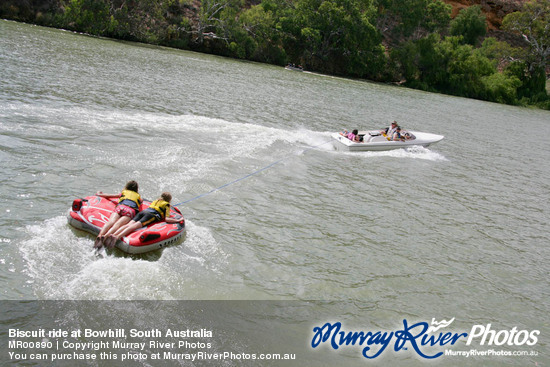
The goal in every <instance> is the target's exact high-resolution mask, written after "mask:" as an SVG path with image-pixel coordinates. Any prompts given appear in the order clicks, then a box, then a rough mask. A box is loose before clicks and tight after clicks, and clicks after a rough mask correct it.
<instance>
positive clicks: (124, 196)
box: [118, 190, 141, 210]
mask: <svg viewBox="0 0 550 367" xmlns="http://www.w3.org/2000/svg"><path fill="white" fill-rule="evenodd" d="M125 200H127V201H126V202H124V203H123V201H125ZM140 201H141V195H140V194H138V193H137V192H135V191H132V190H122V193H121V194H120V198H119V199H118V203H119V204H121V203H122V204H124V205H128V206H130V207H132V208H134V209H138V210H139V202H140ZM134 204H135V206H134Z"/></svg>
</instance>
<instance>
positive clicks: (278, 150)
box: [0, 21, 550, 366]
mask: <svg viewBox="0 0 550 367" xmlns="http://www.w3.org/2000/svg"><path fill="white" fill-rule="evenodd" d="M0 65H1V67H0V76H1V77H0V164H1V165H0V172H1V176H0V179H1V183H2V185H1V186H0V213H1V214H2V215H1V216H0V279H1V281H2V289H1V293H0V300H4V301H5V302H4V304H3V307H8V308H10V309H11V310H12V311H13V312H15V313H16V314H17V318H16V319H17V321H14V319H13V318H8V319H5V320H4V321H3V322H2V325H3V328H4V329H5V328H7V327H13V325H19V324H21V325H25V322H26V321H25V320H26V319H29V320H31V319H32V320H33V321H32V322H31V321H28V322H29V324H32V323H33V322H35V323H36V322H38V323H40V320H41V317H40V316H37V315H36V312H35V311H33V310H27V308H25V307H23V306H18V304H17V303H16V304H14V303H13V302H7V301H21V300H25V301H32V300H46V301H47V300H52V301H60V300H79V301H81V302H77V306H74V307H75V309H77V310H78V309H79V308H81V312H80V313H79V315H81V316H74V315H73V316H72V318H70V320H65V321H63V320H64V319H63V317H61V316H59V315H58V317H61V319H63V320H62V321H63V322H65V323H68V324H71V323H77V324H78V323H81V324H84V323H85V321H83V319H82V318H85V317H92V316H82V315H84V314H85V311H84V310H86V309H87V307H90V308H92V309H93V304H95V303H96V301H97V302H99V300H103V301H110V300H111V301H115V300H117V302H122V303H123V304H125V302H123V301H136V300H146V301H162V302H161V303H160V305H165V306H166V308H167V309H170V307H172V306H170V305H172V304H175V305H180V303H178V302H177V301H180V300H195V301H205V300H209V302H206V303H199V304H200V305H201V307H203V309H204V310H205V311H204V312H205V314H209V315H210V317H211V318H210V320H215V319H216V314H217V311H215V309H216V307H214V306H213V305H219V307H220V308H221V309H222V310H223V309H225V308H227V309H231V310H232V311H231V312H230V313H231V314H233V315H235V314H237V315H238V316H237V317H236V318H235V321H234V323H235V324H239V321H242V323H241V324H239V327H240V328H241V329H239V330H240V334H237V335H241V336H243V335H244V336H250V337H249V338H247V339H249V340H247V341H246V342H245V341H244V340H241V341H240V342H239V341H235V342H234V343H235V344H233V345H232V346H233V347H234V348H237V344H239V345H240V346H241V347H242V345H241V344H246V343H248V344H246V347H248V348H250V349H252V350H254V349H258V348H260V344H262V343H263V342H261V341H258V340H259V339H255V336H256V333H257V332H258V324H256V323H255V322H254V321H251V320H255V319H256V318H261V317H260V316H258V315H257V314H259V313H260V310H261V309H262V308H261V307H264V308H265V314H266V315H267V314H272V315H270V316H269V317H268V318H269V320H270V321H269V322H273V323H276V324H277V325H278V324H283V325H284V327H282V329H281V328H279V331H278V332H277V331H274V332H273V335H275V336H276V338H274V340H273V341H272V343H273V344H272V345H271V346H270V347H271V348H272V349H274V350H276V351H284V350H286V349H288V348H290V347H291V346H292V345H294V346H295V345H298V347H299V348H297V349H298V352H297V353H298V357H299V358H298V359H299V362H295V363H293V364H289V365H300V366H307V365H334V364H339V365H358V366H362V365H365V364H369V363H370V364H372V363H375V361H376V360H373V361H367V360H365V358H364V357H362V356H361V350H362V349H361V348H360V347H347V348H341V349H339V350H334V349H332V348H330V347H328V346H327V347H326V348H321V349H314V350H312V348H310V346H309V345H310V343H311V337H312V336H313V333H312V332H311V331H312V328H313V327H314V326H316V325H317V326H321V325H323V324H324V323H325V322H336V321H341V322H342V323H345V324H346V326H347V327H348V329H352V330H398V329H399V328H401V329H402V328H403V320H404V319H407V320H408V321H409V323H413V322H420V321H425V322H428V323H430V322H431V321H432V318H434V319H435V320H438V321H440V320H443V319H446V320H450V319H452V318H455V321H454V324H452V326H451V327H450V328H454V329H453V331H455V332H456V331H458V330H462V331H465V332H470V329H471V328H472V325H478V324H479V325H486V324H491V328H492V329H493V330H497V331H499V330H512V329H513V328H514V327H516V328H517V330H527V331H532V330H539V331H540V334H539V337H538V342H537V343H536V344H535V345H533V346H527V345H526V344H523V345H521V346H517V345H516V346H513V345H512V346H511V345H503V346H499V347H497V348H496V349H498V350H500V349H504V350H510V351H516V350H520V351H528V352H530V353H532V352H536V353H535V354H537V353H538V355H530V356H521V357H517V356H516V357H503V356H492V357H488V356H478V357H469V358H465V357H462V358H459V357H456V356H455V357H451V356H445V357H441V358H439V359H438V362H435V361H434V362H433V363H435V364H437V365H457V364H460V365H494V366H501V365H532V366H535V365H539V366H541V365H547V364H549V363H550V357H549V356H548V350H549V348H548V341H549V336H548V335H549V334H550V325H549V323H550V320H549V318H548V314H549V311H550V282H549V277H548V274H549V272H550V261H549V259H550V249H549V246H548V245H549V243H550V236H549V234H548V233H549V232H548V229H549V228H548V221H549V219H550V211H549V210H550V209H549V208H550V206H549V205H548V201H549V199H550V170H549V168H548V161H549V159H550V144H549V143H548V137H549V136H550V113H549V112H548V111H540V110H535V109H527V108H518V107H512V106H505V105H499V104H492V103H485V102H481V101H475V100H470V99H463V98H456V97H450V96H444V95H438V94H431V93H424V92H420V91H413V90H408V89H404V88H400V87H395V86H388V85H381V84H374V83H368V82H364V81H356V80H349V79H343V78H335V77H330V76H325V75H318V74H314V73H307V72H305V73H300V72H293V71H287V70H284V69H283V68H280V67H275V66H269V65H263V64H257V63H250V62H243V61H236V60H230V59H226V58H221V57H215V56H209V55H203V54H198V53H191V52H183V51H178V50H173V49H168V48H159V47H150V46H146V45H141V44H130V43H122V42H117V41H113V40H107V39H100V38H95V37H89V36H86V35H81V34H75V33H71V32H67V31H61V30H54V29H48V28H42V27H36V26H31V25H25V24H19V23H15V22H7V21H0ZM394 119H395V120H397V121H398V122H400V124H401V125H402V126H403V127H404V128H407V129H411V130H418V131H426V132H432V133H436V134H442V135H445V139H444V140H443V141H442V142H440V143H438V144H436V145H434V146H432V147H430V148H429V149H426V148H410V149H408V150H396V151H391V152H360V153H346V152H342V151H338V150H336V149H335V147H334V146H333V144H332V143H331V142H330V133H331V132H332V131H338V130H341V129H344V128H347V129H353V128H363V129H377V128H380V127H384V126H387V125H388V124H389V122H390V121H392V120H394ZM130 179H135V180H137V181H138V183H139V185H140V193H141V195H142V196H143V197H145V198H149V199H154V198H156V197H157V196H158V195H159V194H160V193H161V192H163V191H170V192H171V193H172V195H173V197H174V199H173V203H175V204H180V203H182V204H181V205H179V207H180V209H181V210H182V212H183V213H184V215H185V217H186V220H187V232H186V236H185V238H184V240H183V241H182V242H181V243H180V244H177V245H175V246H172V247H169V248H166V249H164V250H163V251H157V252H154V253H151V254H147V255H142V256H127V255H124V254H123V253H121V252H118V251H113V252H109V253H105V254H103V255H102V256H96V255H95V254H94V252H93V251H92V245H93V240H94V238H93V236H91V235H89V234H86V233H83V232H79V231H77V230H74V229H72V228H71V227H70V226H69V225H68V224H67V220H66V214H67V210H68V208H69V206H70V204H71V203H72V200H73V199H74V198H77V197H84V196H87V195H91V194H93V193H95V192H96V191H98V190H101V191H104V192H113V193H116V192H119V191H120V190H121V189H122V188H123V186H124V184H125V183H126V181H128V180H130ZM243 300H245V301H246V300H249V302H248V301H246V302H242V301H243ZM257 300H263V301H267V303H265V304H264V303H261V305H263V306H258V308H256V306H252V305H255V303H254V302H253V301H257ZM172 301H173V302H175V303H172ZM229 301H236V304H237V305H238V306H237V307H233V306H234V305H235V304H233V303H231V302H229ZM239 301H240V302H239ZM271 301H273V302H271ZM279 302H282V304H279ZM287 302H288V303H287ZM54 303H55V302H54ZM23 304H24V303H23ZM115 304H118V303H116V302H115ZM131 304H133V303H131ZM193 304H194V303H191V304H190V306H189V307H192V306H191V305H193ZM185 305H188V304H187V303H185ZM288 305H294V306H295V312H294V311H292V310H289V308H291V309H292V307H289V306H288ZM18 307H20V308H18ZM173 307H176V309H177V307H180V306H173ZM181 307H183V306H181ZM186 307H187V306H186ZM210 308H212V309H213V310H211V312H209V311H208V309H210ZM14 310H19V311H18V312H16V311H14ZM165 312H166V313H168V312H167V311H165ZM160 313H161V314H163V312H160ZM92 314H93V312H92ZM252 314H254V316H256V317H254V316H252ZM164 316H166V315H164ZM47 317H48V316H46V315H44V316H43V317H42V319H43V320H42V321H43V322H45V321H44V320H45V319H46V318H47ZM102 317H104V316H102ZM36 318H38V321H37V319H36ZM145 319H149V320H150V321H149V322H150V323H151V324H154V323H155V322H157V321H158V318H157V317H156V316H155V315H149V316H147V317H146V318H145ZM244 320H247V321H246V322H245V321H244ZM92 321H93V322H94V323H97V325H99V326H98V327H99V328H101V327H102V326H103V327H104V328H108V321H102V319H100V318H96V319H93V317H92ZM92 321H90V322H92ZM180 321H181V320H180ZM141 322H142V323H144V326H143V327H149V326H151V325H150V324H148V323H147V321H145V320H141ZM197 322H198V321H197ZM212 322H214V321H212ZM269 322H268V326H267V327H268V328H269ZM215 327H216V324H214V328H215ZM219 327H220V328H221V327H222V326H219ZM285 327H287V328H289V329H285ZM228 329H230V330H233V331H234V330H235V329H234V328H233V329H232V328H228ZM237 329H238V328H237ZM2 333H3V335H4V336H5V330H2ZM301 334H303V335H306V337H307V338H308V339H304V340H302V339H301V338H300V337H292V336H291V335H301ZM252 336H254V337H252ZM219 339H220V340H218V343H221V344H223V343H224V339H223V338H221V337H220V338H219ZM236 339H239V337H237V338H236ZM228 343H229V342H228ZM262 345H263V344H262ZM457 345H458V344H457ZM455 347H456V349H462V350H470V349H472V348H473V347H472V346H471V345H470V346H467V345H464V341H462V344H461V346H460V347H457V346H455ZM476 348H477V349H479V350H488V349H495V347H494V346H493V347H489V346H488V345H487V344H485V345H482V346H480V345H479V342H478V343H477V344H476ZM390 349H391V350H390ZM409 349H412V348H409ZM301 353H306V354H307V357H305V356H302V359H301V360H300V357H301ZM432 354H433V353H432ZM384 355H385V356H384V357H380V358H384V359H383V361H385V362H391V363H390V364H392V365H397V364H401V365H424V364H425V363H426V362H425V361H426V360H425V359H423V358H421V357H419V356H418V355H417V353H415V352H413V351H412V350H409V351H404V350H401V351H399V352H397V351H394V350H393V346H389V347H388V348H387V350H386V351H385V352H384ZM2 358H4V357H2ZM380 358H379V359H380ZM2 362H4V361H2ZM180 362H181V361H180ZM6 363H7V364H9V365H16V364H17V363H18V362H16V361H13V360H11V361H8V362H6ZM102 363H103V364H101V363H100V364H99V365H109V363H108V362H102ZM134 363H135V364H136V365H149V364H147V362H143V361H142V362H134ZM167 363H168V362H167ZM181 363H182V364H183V365H187V364H184V363H183V362H181ZM239 363H242V364H244V365H246V362H243V361H240V362H239ZM31 364H32V363H31ZM36 365H40V363H36ZM91 365H96V364H94V363H91ZM113 365H116V364H113ZM167 365H171V364H167ZM175 365H178V364H175ZM189 365H200V364H196V363H195V364H189ZM206 365H208V364H206ZM212 365H216V364H212ZM225 365H234V364H233V362H231V363H229V364H227V363H226V364H225ZM237 365H239V364H237ZM253 365H254V364H253ZM256 365H257V364H256ZM261 365H269V363H267V362H266V363H264V364H261ZM273 365H283V363H282V362H278V363H273Z"/></svg>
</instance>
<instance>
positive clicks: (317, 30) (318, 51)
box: [292, 0, 385, 78]
mask: <svg viewBox="0 0 550 367" xmlns="http://www.w3.org/2000/svg"><path fill="white" fill-rule="evenodd" d="M374 13H375V9H374V7H373V6H372V2H371V0H300V1H298V2H297V4H296V10H295V18H294V22H295V27H293V29H292V30H293V31H294V32H296V33H295V34H294V37H295V39H296V41H297V45H298V46H299V47H300V48H301V49H302V50H303V51H302V52H301V55H300V57H299V59H300V60H302V61H303V63H304V64H305V65H307V66H308V67H312V68H313V69H315V70H321V71H325V72H330V73H335V74H346V75H353V76H358V77H364V76H369V77H371V78H377V77H378V76H379V74H380V73H381V71H382V67H383V65H384V64H385V59H384V48H383V46H382V45H381V37H380V34H379V33H378V31H377V29H376V27H375V26H374V25H373V23H372V22H371V19H373V16H374Z"/></svg>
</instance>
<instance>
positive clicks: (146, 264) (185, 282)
mask: <svg viewBox="0 0 550 367" xmlns="http://www.w3.org/2000/svg"><path fill="white" fill-rule="evenodd" d="M187 225H188V226H189V231H190V235H188V236H187V237H186V238H185V240H184V242H183V243H181V244H177V245H173V246H171V247H167V248H165V249H163V250H159V251H154V252H152V253H150V254H146V255H132V256H130V255H127V254H124V253H122V252H119V251H118V250H117V251H114V252H110V253H108V254H106V253H103V254H102V256H97V255H96V253H95V251H94V250H93V248H92V247H93V241H94V237H93V236H92V235H89V234H87V233H85V232H82V231H78V230H75V229H73V228H71V227H70V226H69V225H68V224H67V218H66V217H65V216H58V217H55V218H51V219H48V220H46V221H44V222H43V223H40V224H35V225H29V226H27V227H26V228H25V231H26V232H27V236H25V237H28V239H26V240H23V241H22V242H21V243H20V245H19V250H20V252H21V254H22V256H23V259H24V260H25V263H26V266H25V273H26V274H27V276H28V278H29V280H28V281H27V284H29V286H30V287H32V290H33V292H34V294H35V296H36V297H37V298H38V299H51V300H97V299H102V300H119V299H125V300H139V299H151V300H174V299H182V298H185V299H202V298H203V294H201V293H200V292H201V289H198V287H197V284H200V283H201V282H204V281H205V280H204V279H197V278H198V277H199V276H198V274H200V278H202V277H204V278H207V279H208V278H209V277H212V278H217V277H218V276H219V273H220V271H223V268H224V267H225V266H226V260H227V255H226V254H225V253H224V252H223V251H222V250H221V249H220V246H219V244H218V243H217V242H216V241H215V240H214V238H213V237H212V234H211V232H210V230H209V229H207V228H204V227H200V226H197V225H195V224H194V223H192V222H191V221H187Z"/></svg>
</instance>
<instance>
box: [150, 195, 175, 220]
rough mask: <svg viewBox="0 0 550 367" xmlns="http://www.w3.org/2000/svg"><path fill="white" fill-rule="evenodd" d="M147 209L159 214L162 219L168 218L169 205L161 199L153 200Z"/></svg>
mask: <svg viewBox="0 0 550 367" xmlns="http://www.w3.org/2000/svg"><path fill="white" fill-rule="evenodd" d="M149 208H151V209H155V211H156V212H157V213H159V214H160V216H161V217H162V219H165V218H167V217H169V216H170V203H169V202H167V201H164V200H162V199H158V200H155V201H153V202H152V203H151V205H149Z"/></svg>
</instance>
